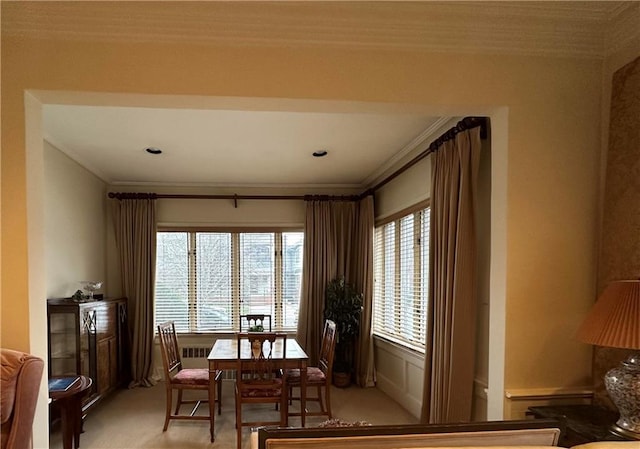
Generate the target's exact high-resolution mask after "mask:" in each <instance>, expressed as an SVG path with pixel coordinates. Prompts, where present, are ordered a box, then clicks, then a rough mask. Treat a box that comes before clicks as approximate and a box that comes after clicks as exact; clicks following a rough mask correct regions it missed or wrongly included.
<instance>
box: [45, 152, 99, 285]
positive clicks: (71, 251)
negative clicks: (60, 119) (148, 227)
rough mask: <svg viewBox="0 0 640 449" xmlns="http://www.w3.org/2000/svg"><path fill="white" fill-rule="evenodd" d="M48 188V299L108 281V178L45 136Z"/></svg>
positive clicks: (46, 196)
mask: <svg viewBox="0 0 640 449" xmlns="http://www.w3.org/2000/svg"><path fill="white" fill-rule="evenodd" d="M44 192H45V194H44V218H45V221H44V223H45V226H44V229H45V248H44V250H45V256H46V271H47V275H46V276H47V281H46V290H47V295H46V296H47V298H63V297H68V296H71V295H72V294H73V293H74V292H75V291H76V290H78V289H80V288H82V286H81V283H80V281H83V280H101V281H105V280H106V268H105V262H106V213H105V212H106V211H105V203H106V200H105V183H104V182H103V181H102V180H101V179H100V178H98V177H96V176H95V175H93V174H92V173H91V172H89V171H87V170H86V169H85V168H83V167H82V166H80V165H78V164H77V163H76V162H74V161H73V160H71V159H70V158H69V157H68V156H66V155H65V154H64V153H62V152H61V151H60V150H58V149H57V148H55V147H53V146H52V145H50V144H49V143H48V142H46V141H45V142H44ZM106 289H107V284H106V283H105V284H104V285H103V289H102V291H105V290H106Z"/></svg>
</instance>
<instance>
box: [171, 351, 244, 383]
mask: <svg viewBox="0 0 640 449" xmlns="http://www.w3.org/2000/svg"><path fill="white" fill-rule="evenodd" d="M181 349H182V358H183V359H187V360H185V361H184V365H185V366H184V367H185V368H206V367H207V356H208V355H209V352H210V351H211V347H210V346H183V347H182V348H181ZM222 379H223V380H224V379H226V380H235V379H236V372H235V371H234V370H225V371H223V372H222Z"/></svg>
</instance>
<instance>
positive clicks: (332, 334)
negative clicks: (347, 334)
mask: <svg viewBox="0 0 640 449" xmlns="http://www.w3.org/2000/svg"><path fill="white" fill-rule="evenodd" d="M335 350H336V323H334V322H333V321H331V320H326V321H325V323H324V330H323V332H322V347H321V348H320V355H319V356H318V357H319V360H318V366H309V367H307V387H316V396H315V397H312V396H307V395H306V394H305V396H306V399H307V402H309V401H314V402H318V403H319V404H320V411H318V412H309V411H308V410H307V411H306V415H307V416H323V415H327V416H328V418H329V419H331V418H332V415H331V371H332V370H333V358H334V355H335ZM284 375H285V377H286V379H287V386H288V387H289V402H291V401H292V400H294V399H296V400H300V397H293V387H300V370H299V369H288V370H286V371H285V372H284ZM323 389H324V399H323V397H322V390H323ZM289 416H300V413H290V414H289Z"/></svg>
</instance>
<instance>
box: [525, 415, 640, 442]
mask: <svg viewBox="0 0 640 449" xmlns="http://www.w3.org/2000/svg"><path fill="white" fill-rule="evenodd" d="M527 415H532V416H534V417H535V418H549V419H557V420H558V421H560V422H561V423H562V424H563V428H564V429H565V431H564V432H562V435H561V436H560V442H559V445H560V446H564V447H570V446H576V445H578V444H584V443H592V442H595V441H622V440H625V438H623V437H622V436H620V435H616V434H614V433H612V432H611V426H612V425H613V424H615V422H616V420H617V419H618V413H616V412H614V411H613V410H609V409H607V408H604V407H599V406H596V405H588V404H576V405H545V406H538V407H529V409H528V410H527ZM639 447H640V443H639Z"/></svg>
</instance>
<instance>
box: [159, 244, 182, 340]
mask: <svg viewBox="0 0 640 449" xmlns="http://www.w3.org/2000/svg"><path fill="white" fill-rule="evenodd" d="M188 237H189V236H188V234H187V233H186V232H158V234H157V253H156V254H157V258H156V301H155V308H156V324H158V323H163V322H165V321H169V320H173V321H175V325H176V330H177V331H180V332H187V331H189V307H188V292H189V238H188Z"/></svg>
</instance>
